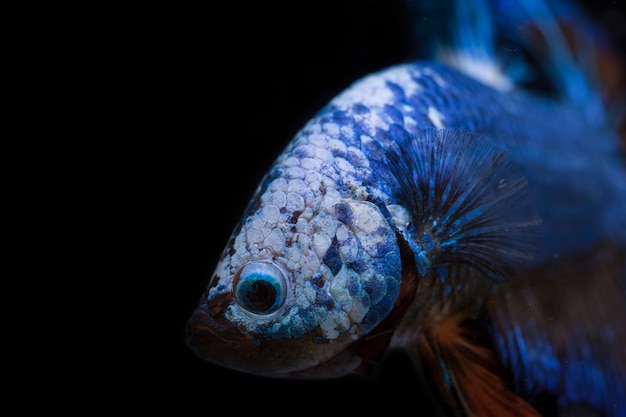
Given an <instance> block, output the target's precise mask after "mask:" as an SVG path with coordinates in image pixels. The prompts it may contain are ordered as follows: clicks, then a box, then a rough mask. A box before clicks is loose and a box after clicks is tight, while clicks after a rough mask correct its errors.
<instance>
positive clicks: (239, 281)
mask: <svg viewBox="0 0 626 417" xmlns="http://www.w3.org/2000/svg"><path fill="white" fill-rule="evenodd" d="M234 288H235V301H237V303H238V304H239V305H240V306H241V307H243V308H245V309H246V310H248V311H250V312H251V313H255V314H270V313H273V312H274V311H276V310H277V309H278V308H279V307H280V306H281V305H282V304H283V302H284V301H285V298H286V296H287V282H286V280H285V275H284V274H283V272H282V271H281V270H280V269H279V268H278V267H277V266H275V265H273V264H271V263H266V262H251V263H249V264H247V265H245V266H244V267H243V268H241V269H240V270H239V272H238V273H237V275H236V276H235V281H234Z"/></svg>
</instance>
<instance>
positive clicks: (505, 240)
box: [387, 129, 541, 280]
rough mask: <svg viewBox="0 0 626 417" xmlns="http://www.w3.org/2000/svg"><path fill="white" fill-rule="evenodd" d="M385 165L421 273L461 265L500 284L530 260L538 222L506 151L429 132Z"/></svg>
mask: <svg viewBox="0 0 626 417" xmlns="http://www.w3.org/2000/svg"><path fill="white" fill-rule="evenodd" d="M387 162H388V164H389V167H390V171H391V173H392V176H393V178H394V180H395V182H396V183H397V186H398V187H397V190H398V198H399V200H400V201H401V203H402V204H403V205H404V206H405V207H406V208H407V209H408V210H409V211H410V212H411V214H412V217H413V236H411V237H412V239H411V242H410V243H411V244H412V248H413V249H414V251H415V255H416V260H417V262H418V270H419V271H420V273H422V274H424V273H426V272H427V271H428V270H429V269H431V268H432V267H433V266H435V265H438V264H444V263H454V262H458V263H466V264H470V265H472V266H474V267H475V268H477V269H478V270H480V271H481V272H482V273H484V274H486V275H487V276H489V277H490V278H492V279H496V280H502V279H506V278H509V277H511V276H512V275H515V273H516V272H517V270H518V268H519V266H521V265H522V264H524V263H525V262H527V261H528V260H529V259H532V258H533V257H534V256H535V254H536V252H537V250H538V248H539V242H540V223H541V221H540V219H539V217H538V216H537V215H536V213H535V210H534V207H533V204H532V198H531V195H530V192H529V189H528V184H527V182H526V180H525V179H524V177H523V176H522V175H521V174H520V173H519V172H518V171H517V169H516V167H515V166H514V164H513V162H512V160H511V159H510V158H509V156H508V154H507V152H506V150H504V149H501V148H497V147H496V146H494V145H493V144H491V143H490V142H488V141H487V139H485V138H483V137H481V136H479V135H476V134H473V133H470V132H463V131H459V130H455V129H427V130H424V131H423V132H422V133H421V134H420V135H419V136H417V137H414V138H413V139H412V140H411V141H410V142H409V143H408V144H407V146H406V148H400V147H399V146H395V147H393V148H392V149H391V150H390V151H389V152H388V153H387Z"/></svg>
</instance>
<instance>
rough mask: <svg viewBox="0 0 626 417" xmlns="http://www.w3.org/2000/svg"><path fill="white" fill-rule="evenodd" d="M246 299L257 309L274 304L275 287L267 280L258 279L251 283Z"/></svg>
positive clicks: (263, 308)
mask: <svg viewBox="0 0 626 417" xmlns="http://www.w3.org/2000/svg"><path fill="white" fill-rule="evenodd" d="M246 299H247V301H248V302H249V303H250V305H252V306H255V307H257V308H258V309H259V310H266V309H268V308H270V307H272V305H273V304H274V300H275V299H276V289H275V288H274V287H273V286H272V285H271V284H270V283H268V282H267V281H263V280H258V281H256V282H254V283H253V284H252V286H251V287H250V291H248V292H247V293H246Z"/></svg>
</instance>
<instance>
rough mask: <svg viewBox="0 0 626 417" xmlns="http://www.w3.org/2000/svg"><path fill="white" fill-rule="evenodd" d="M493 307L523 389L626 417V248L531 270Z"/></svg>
mask: <svg viewBox="0 0 626 417" xmlns="http://www.w3.org/2000/svg"><path fill="white" fill-rule="evenodd" d="M486 305H487V306H488V308H489V314H490V316H491V319H492V321H493V323H494V327H493V331H492V333H493V340H494V342H495V343H494V345H495V347H496V350H497V351H498V354H499V357H500V359H501V361H502V363H503V364H504V365H505V367H506V368H507V369H508V372H509V374H510V375H511V376H512V380H513V381H514V383H515V385H516V391H517V392H520V393H522V394H524V395H526V396H534V397H536V396H540V395H545V394H549V395H553V396H555V397H556V399H557V401H558V404H559V406H561V407H572V406H577V405H578V406H587V407H592V408H594V409H595V410H596V411H597V412H599V413H600V414H601V415H603V416H606V417H625V416H626V353H625V352H626V351H625V350H624V346H625V345H626V324H625V322H624V318H625V317H626V247H624V246H621V247H620V245H617V244H615V243H610V242H604V243H603V244H602V245H600V246H598V247H596V248H593V249H591V250H589V251H588V252H586V253H583V254H578V255H577V256H575V257H572V258H570V259H559V260H554V261H552V262H550V263H548V264H546V265H542V266H541V267H537V268H533V269H530V270H528V271H527V272H525V273H524V275H523V276H520V277H519V279H518V280H517V281H515V282H512V283H510V284H506V285H503V286H501V287H500V289H499V291H498V292H497V293H495V294H494V296H493V298H492V299H491V300H490V301H489V302H488V303H487V304H486Z"/></svg>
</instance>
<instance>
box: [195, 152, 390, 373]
mask: <svg viewBox="0 0 626 417" xmlns="http://www.w3.org/2000/svg"><path fill="white" fill-rule="evenodd" d="M315 158H316V154H313V155H312V158H311V159H312V160H310V161H308V162H306V164H308V165H315V168H316V169H315V171H314V172H313V171H311V174H310V175H307V174H306V173H305V174H303V175H298V176H295V175H292V174H293V173H294V172H296V170H294V169H275V170H273V172H277V171H278V172H280V173H281V175H270V176H268V177H267V178H266V179H265V180H264V181H263V182H262V184H261V186H260V187H259V189H258V190H257V193H256V195H255V197H254V198H253V199H252V203H251V205H250V207H249V208H248V209H247V211H246V213H245V214H244V216H243V218H242V221H241V222H240V224H239V226H238V227H237V228H236V229H235V231H234V233H233V235H232V237H231V239H230V241H229V243H228V244H227V246H226V248H225V249H224V251H223V253H222V255H221V258H220V261H219V262H218V265H217V267H216V269H215V272H214V274H213V275H212V278H211V280H210V283H209V285H208V289H207V290H206V292H205V294H204V295H203V296H202V298H201V300H200V304H199V305H198V307H197V308H196V309H195V311H194V313H193V314H192V317H191V318H190V319H189V321H188V325H187V343H188V345H189V346H190V347H191V349H192V350H193V351H194V352H196V353H197V354H198V355H199V356H200V357H202V358H203V359H206V360H208V361H210V362H213V363H216V364H219V365H221V366H224V367H227V368H231V369H235V370H238V371H241V372H244V373H250V374H256V375H261V376H270V377H283V376H301V377H335V376H341V375H345V374H348V373H351V372H353V371H355V370H356V369H357V368H359V366H361V365H362V363H363V360H362V358H361V353H359V352H358V349H356V346H358V345H359V342H360V341H361V340H362V339H363V337H364V336H365V335H367V334H369V333H371V332H372V331H373V330H374V329H375V328H376V327H377V326H378V325H379V324H380V323H381V322H382V321H383V319H384V318H385V317H387V316H388V315H389V313H390V312H391V311H392V310H393V307H394V303H395V301H396V300H397V298H398V295H399V292H400V283H401V280H402V277H401V275H402V266H401V264H402V262H401V259H400V249H399V246H398V237H397V234H396V229H395V228H394V226H393V222H392V221H391V220H390V216H389V213H388V212H386V209H385V206H384V205H380V204H378V205H377V204H376V203H375V202H372V201H368V200H367V199H366V198H364V197H363V195H364V194H361V195H357V194H358V193H357V194H355V193H354V191H351V192H347V191H346V192H342V191H341V190H340V187H335V186H334V184H335V183H334V182H333V179H332V177H323V176H322V175H323V174H320V172H324V169H323V167H322V168H321V169H320V167H319V165H321V162H322V161H321V159H322V157H320V156H319V154H317V162H318V163H314V162H315ZM292 161H293V158H292ZM291 163H292V162H291ZM302 164H303V165H304V164H305V162H303V163H302ZM292 168H293V167H292ZM333 172H334V171H333ZM282 173H284V175H282ZM288 173H291V174H288ZM331 173H332V172H331ZM331 185H333V186H331Z"/></svg>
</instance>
